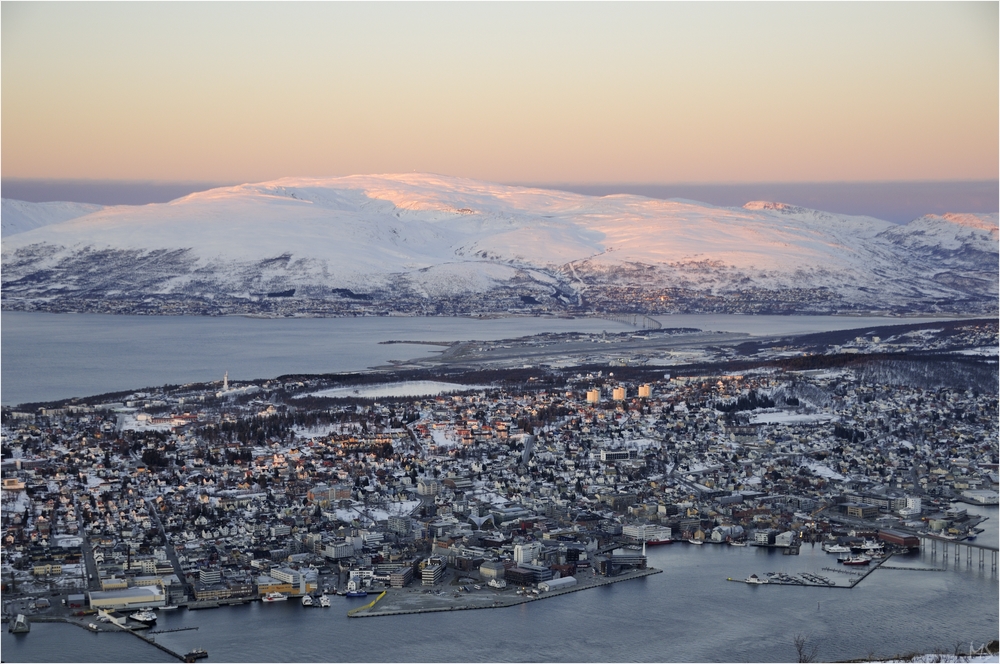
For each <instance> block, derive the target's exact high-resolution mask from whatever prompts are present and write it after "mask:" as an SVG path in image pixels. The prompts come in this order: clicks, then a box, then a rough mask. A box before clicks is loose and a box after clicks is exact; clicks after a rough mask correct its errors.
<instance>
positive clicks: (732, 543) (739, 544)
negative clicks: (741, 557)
mask: <svg viewBox="0 0 1000 664" xmlns="http://www.w3.org/2000/svg"><path fill="white" fill-rule="evenodd" d="M746 545H747V543H746V542H730V543H729V546H746Z"/></svg>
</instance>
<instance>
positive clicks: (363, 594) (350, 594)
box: [344, 590, 368, 597]
mask: <svg viewBox="0 0 1000 664" xmlns="http://www.w3.org/2000/svg"><path fill="white" fill-rule="evenodd" d="M344 597H368V593H367V592H365V591H364V590H349V591H347V593H345V594H344Z"/></svg>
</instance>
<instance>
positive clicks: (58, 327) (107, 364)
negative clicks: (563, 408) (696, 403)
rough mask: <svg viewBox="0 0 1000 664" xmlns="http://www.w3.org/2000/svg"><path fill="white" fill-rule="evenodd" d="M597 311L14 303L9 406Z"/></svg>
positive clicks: (747, 322)
mask: <svg viewBox="0 0 1000 664" xmlns="http://www.w3.org/2000/svg"><path fill="white" fill-rule="evenodd" d="M658 320H659V321H660V322H661V323H662V324H663V326H664V327H674V328H676V327H693V328H698V329H704V330H708V331H728V332H745V333H747V334H751V335H767V334H795V333H806V332H823V331H829V330H843V329H853V328H861V327H866V326H869V327H870V326H876V325H897V324H902V323H907V322H917V321H932V320H945V319H933V318H919V319H904V318H880V317H854V316H733V315H675V316H659V317H658ZM632 329H634V328H632V327H631V326H627V325H624V324H622V323H616V322H612V321H609V320H604V319H600V318H555V317H506V318H483V319H479V318H445V317H438V318H417V317H367V318H278V319H263V318H248V317H242V316H231V317H207V316H111V315H100V314H47V313H25V312H12V311H5V312H3V314H2V325H0V334H2V345H0V352H2V358H0V359H2V369H3V371H2V384H0V388H2V389H0V402H2V403H3V404H4V405H14V404H19V403H26V402H39V401H54V400H56V399H66V398H70V397H82V396H89V395H95V394H104V393H107V392H116V391H122V390H134V389H140V388H143V387H155V386H159V385H164V384H171V385H180V384H185V383H191V382H204V381H212V380H220V379H221V378H222V375H223V374H224V373H225V372H226V371H228V372H229V377H230V378H231V379H233V380H251V379H255V378H274V377H277V376H280V375H283V374H290V373H312V374H320V373H334V372H344V371H362V370H364V369H367V368H369V367H372V366H377V365H384V364H386V363H388V362H389V361H390V360H409V359H414V358H418V357H431V356H433V354H434V353H437V352H440V351H441V350H442V349H441V348H440V347H435V346H426V345H413V344H393V345H381V344H380V343H379V342H382V341H390V340H405V341H442V342H449V341H464V340H471V339H478V340H483V341H487V340H496V339H509V338H513V337H520V336H526V335H531V334H540V333H542V332H591V333H600V332H602V331H605V330H606V331H608V332H623V331H627V330H632Z"/></svg>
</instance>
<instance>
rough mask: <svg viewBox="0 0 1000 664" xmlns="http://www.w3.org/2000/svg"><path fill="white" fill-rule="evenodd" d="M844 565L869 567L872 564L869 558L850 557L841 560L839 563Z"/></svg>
mask: <svg viewBox="0 0 1000 664" xmlns="http://www.w3.org/2000/svg"><path fill="white" fill-rule="evenodd" d="M840 562H842V563H843V564H845V565H869V564H871V562H872V559H871V558H866V557H865V556H850V557H848V558H843V559H841V561H840Z"/></svg>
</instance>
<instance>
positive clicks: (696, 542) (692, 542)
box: [688, 537, 704, 546]
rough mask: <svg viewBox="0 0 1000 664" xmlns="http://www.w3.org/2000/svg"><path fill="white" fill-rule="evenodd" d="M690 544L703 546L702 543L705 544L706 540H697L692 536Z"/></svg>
mask: <svg viewBox="0 0 1000 664" xmlns="http://www.w3.org/2000/svg"><path fill="white" fill-rule="evenodd" d="M688 544H697V545H699V546H701V545H702V544H704V542H702V541H701V540H696V539H694V538H693V537H692V538H691V539H689V540H688Z"/></svg>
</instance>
